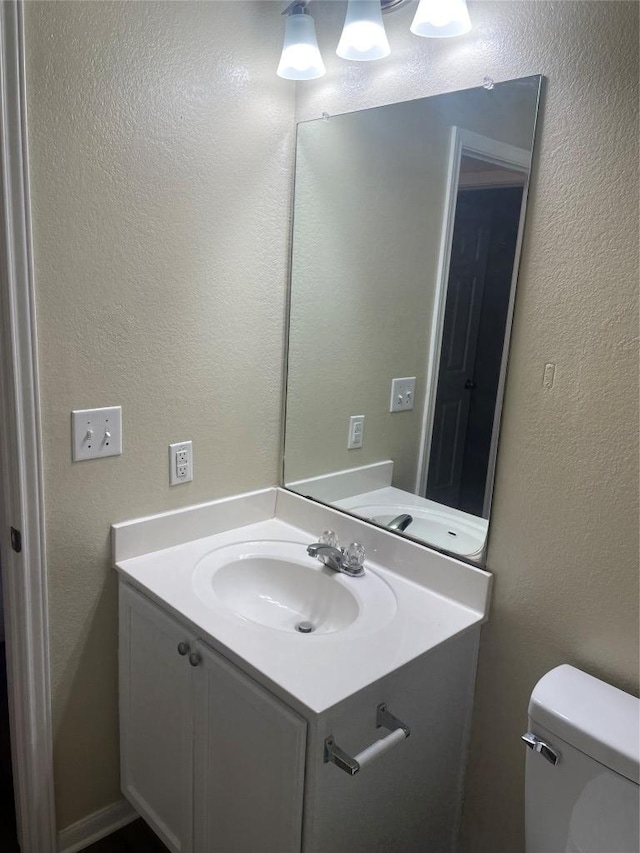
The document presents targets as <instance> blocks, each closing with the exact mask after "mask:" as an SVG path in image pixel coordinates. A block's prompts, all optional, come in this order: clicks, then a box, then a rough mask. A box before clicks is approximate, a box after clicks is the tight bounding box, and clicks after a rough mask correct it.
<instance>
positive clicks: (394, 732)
mask: <svg viewBox="0 0 640 853" xmlns="http://www.w3.org/2000/svg"><path fill="white" fill-rule="evenodd" d="M376 711H377V715H376V726H377V728H379V729H380V728H383V729H388V730H389V734H388V735H387V736H386V737H383V738H381V739H380V740H377V741H375V742H374V743H372V744H371V746H368V747H367V748H366V749H363V750H362V752H359V753H358V754H357V755H356V756H355V757H353V758H352V757H351V756H350V755H347V753H346V752H345V751H344V750H342V749H340V747H339V746H338V745H337V744H336V742H335V740H334V738H333V735H329V737H328V738H327V739H326V740H325V742H324V763H325V764H327V763H328V762H332V763H333V764H335V765H336V767H339V768H340V770H344V772H345V773H348V774H349V775H350V776H355V775H356V773H358V772H359V770H360V768H361V767H362V766H363V765H364V764H368V762H369V761H372V760H373V759H374V758H377V757H378V755H380V754H381V753H382V752H386V751H387V750H388V749H389V748H390V747H392V746H393V745H394V744H396V743H398V742H399V741H401V740H404V739H405V738H408V737H409V735H410V734H411V730H410V729H409V726H407V725H405V723H403V722H401V721H400V720H399V719H398V718H397V717H394V716H393V714H392V713H391V712H390V711H389V710H388V709H387V706H386V705H385V704H384V703H382V704H381V705H378V707H377V709H376Z"/></svg>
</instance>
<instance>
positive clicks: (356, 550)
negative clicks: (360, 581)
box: [344, 542, 366, 569]
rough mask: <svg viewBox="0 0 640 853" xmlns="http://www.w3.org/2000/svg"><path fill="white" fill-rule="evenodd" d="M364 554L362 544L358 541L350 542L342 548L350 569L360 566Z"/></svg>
mask: <svg viewBox="0 0 640 853" xmlns="http://www.w3.org/2000/svg"><path fill="white" fill-rule="evenodd" d="M365 556H366V555H365V550H364V545H361V544H360V543H359V542H352V543H351V545H349V547H348V548H345V549H344V557H345V561H346V564H347V566H348V567H349V568H350V569H360V568H362V566H363V564H364V560H365Z"/></svg>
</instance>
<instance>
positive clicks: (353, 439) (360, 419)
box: [347, 415, 364, 450]
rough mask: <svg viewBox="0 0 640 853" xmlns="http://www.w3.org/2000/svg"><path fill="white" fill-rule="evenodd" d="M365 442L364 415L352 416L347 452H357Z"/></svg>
mask: <svg viewBox="0 0 640 853" xmlns="http://www.w3.org/2000/svg"><path fill="white" fill-rule="evenodd" d="M363 441H364V415H351V417H350V418H349V438H348V440H347V450H357V449H358V448H359V447H362V444H363Z"/></svg>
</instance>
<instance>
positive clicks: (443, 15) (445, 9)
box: [411, 0, 471, 38]
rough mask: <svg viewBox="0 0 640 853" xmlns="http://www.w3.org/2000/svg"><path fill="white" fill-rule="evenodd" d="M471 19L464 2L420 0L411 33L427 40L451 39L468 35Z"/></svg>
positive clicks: (464, 0)
mask: <svg viewBox="0 0 640 853" xmlns="http://www.w3.org/2000/svg"><path fill="white" fill-rule="evenodd" d="M470 29H471V19H470V18H469V12H468V10H467V3H466V0H420V4H419V6H418V10H417V12H416V15H415V18H414V19H413V23H412V24H411V32H412V33H414V34H415V35H417V36H425V37H427V38H451V37H452V36H461V35H464V33H468V32H469V30H470Z"/></svg>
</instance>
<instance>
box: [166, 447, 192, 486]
mask: <svg viewBox="0 0 640 853" xmlns="http://www.w3.org/2000/svg"><path fill="white" fill-rule="evenodd" d="M191 480H193V445H192V443H191V442H190V441H179V442H177V443H176V444H170V445H169V485H170V486H177V485H178V483H189V482H190V481H191Z"/></svg>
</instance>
